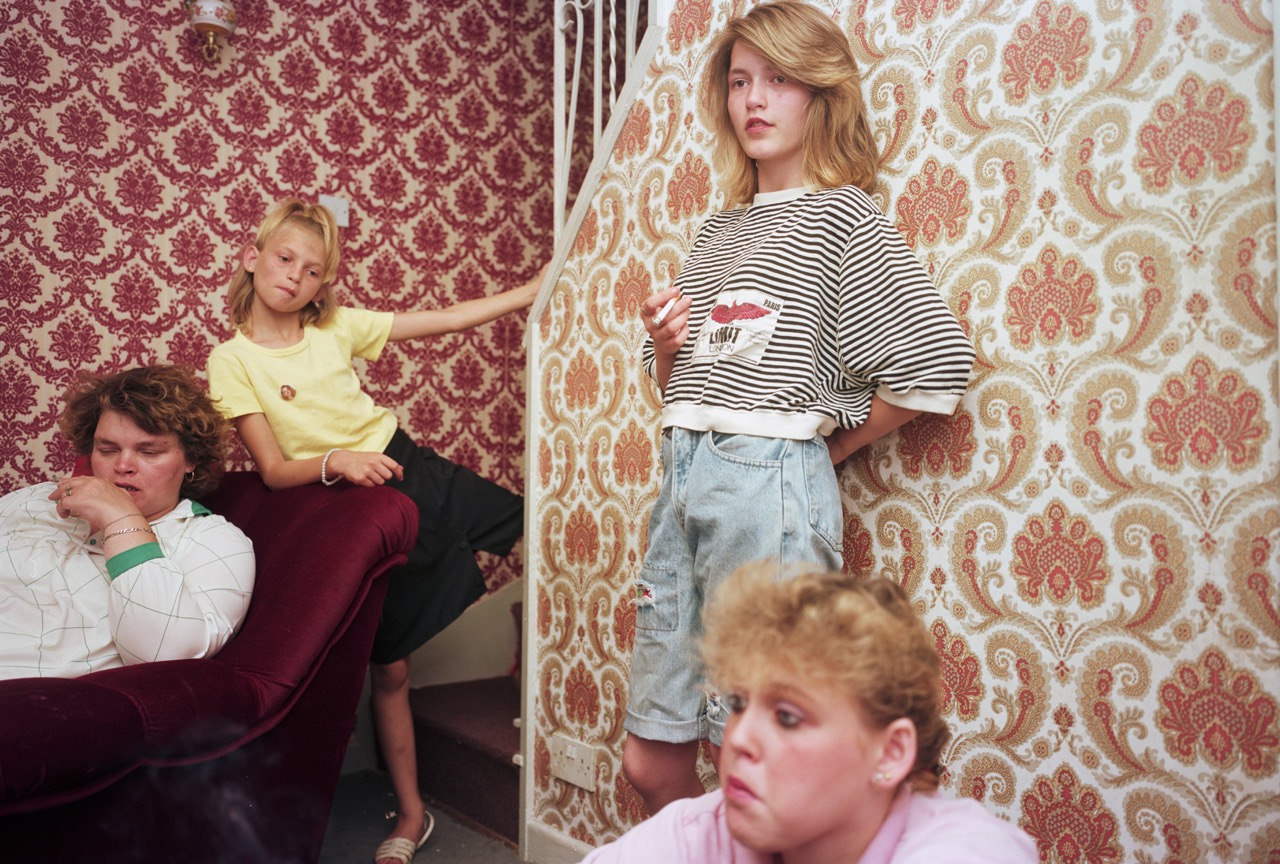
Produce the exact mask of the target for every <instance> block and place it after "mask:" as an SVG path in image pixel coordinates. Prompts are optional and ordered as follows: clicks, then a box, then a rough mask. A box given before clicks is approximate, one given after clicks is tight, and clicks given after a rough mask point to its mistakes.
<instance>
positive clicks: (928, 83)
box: [525, 0, 1280, 864]
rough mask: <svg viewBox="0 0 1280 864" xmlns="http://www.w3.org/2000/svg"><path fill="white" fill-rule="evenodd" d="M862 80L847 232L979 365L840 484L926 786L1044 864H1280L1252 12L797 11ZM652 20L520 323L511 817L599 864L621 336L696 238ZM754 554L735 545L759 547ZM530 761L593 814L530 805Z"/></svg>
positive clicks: (706, 21) (636, 540) (687, 61)
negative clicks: (875, 216) (863, 127)
mask: <svg viewBox="0 0 1280 864" xmlns="http://www.w3.org/2000/svg"><path fill="white" fill-rule="evenodd" d="M815 2H816V3H817V5H819V6H820V7H821V8H824V9H826V10H828V11H829V12H830V13H831V14H832V16H833V17H834V18H835V19H836V20H838V22H839V23H840V24H841V26H842V27H843V28H844V30H845V32H846V33H847V34H848V37H849V40H850V42H851V43H852V45H853V48H854V51H855V53H856V55H857V57H858V59H859V61H860V63H861V64H862V67H863V72H864V87H865V94H866V96H867V99H868V103H869V110H870V112H871V115H872V122H873V126H874V129H875V134H876V137H877V139H878V141H879V144H880V148H881V151H882V154H883V164H882V171H881V177H882V183H881V186H880V189H879V200H880V202H881V204H882V207H883V209H884V210H885V212H886V213H887V214H888V215H889V218H890V219H891V221H893V222H894V223H895V224H896V225H897V226H898V228H899V230H901V232H902V233H903V235H904V236H905V237H906V238H907V240H908V242H909V243H910V244H911V245H912V246H913V247H914V249H915V251H916V253H917V255H918V256H919V257H920V259H921V261H922V262H923V263H924V265H925V266H926V267H927V268H928V270H929V272H930V273H931V274H932V275H933V277H934V279H935V280H936V282H937V285H938V287H939V290H940V291H941V292H942V294H943V296H944V297H945V298H946V299H947V301H948V302H949V303H950V305H951V307H952V309H953V310H954V311H955V313H956V314H957V315H958V316H959V317H960V319H961V320H962V321H963V323H964V325H965V327H966V328H967V330H968V332H969V334H970V336H971V337H972V340H973V343H974V345H975V346H976V347H977V350H978V363H977V366H976V368H975V374H974V378H973V382H972V386H971V389H970V391H969V393H968V395H967V396H966V397H965V399H964V400H963V402H962V404H961V406H960V408H959V410H957V412H956V413H955V415H954V416H952V417H936V416H926V417H925V418H922V419H920V420H917V421H916V422H914V423H912V424H910V425H908V426H907V427H905V428H904V429H902V430H901V431H900V432H899V433H898V434H894V435H892V436H890V437H888V438H886V439H884V440H882V441H880V442H878V443H876V444H874V445H872V446H871V447H869V448H867V449H866V450H864V451H862V452H860V453H858V454H855V455H854V457H852V458H851V459H850V460H849V461H848V462H847V463H845V464H844V465H843V466H842V468H841V470H840V481H841V487H842V490H843V497H844V504H845V535H844V553H845V561H846V568H847V569H848V570H849V571H850V572H853V573H859V574H866V575H884V576H887V577H889V578H891V579H894V580H895V581H897V582H899V583H900V584H902V585H903V586H904V587H905V588H906V590H907V591H908V592H909V593H910V595H911V596H912V597H913V598H914V599H915V602H916V605H917V607H918V608H919V610H920V612H921V614H922V615H923V616H924V618H925V620H926V622H927V623H928V626H929V627H930V628H931V629H932V632H933V634H934V636H935V638H936V641H937V646H938V651H939V653H940V655H941V657H942V659H943V665H944V670H945V681H946V694H945V695H946V700H945V710H946V716H947V719H948V720H949V722H950V723H951V725H952V728H953V732H954V739H953V741H952V742H951V744H950V746H949V748H948V750H947V752H946V760H945V761H946V766H947V769H946V774H945V777H944V785H945V787H946V788H947V789H948V790H949V791H950V792H952V793H954V794H957V795H965V796H970V797H973V798H976V799H978V800H979V801H981V802H983V804H985V805H986V806H987V807H988V808H989V809H990V810H991V811H992V812H994V813H996V814H998V815H1000V816H1002V817H1003V818H1006V819H1009V820H1012V821H1014V822H1016V823H1017V824H1019V825H1021V826H1022V827H1023V828H1025V829H1026V830H1027V831H1028V832H1030V834H1031V835H1032V836H1033V837H1034V838H1035V839H1036V842H1037V843H1038V844H1039V848H1040V852H1041V860H1043V861H1053V862H1098V864H1101V862H1121V861H1144V862H1174V861H1182V862H1192V861H1222V862H1234V861H1248V862H1275V861H1280V771H1278V769H1277V758H1278V757H1280V726H1278V725H1277V724H1278V722H1280V720H1278V716H1277V715H1278V713H1280V712H1278V711H1277V703H1278V702H1280V610H1278V606H1277V581H1278V579H1280V551H1278V550H1280V491H1278V477H1280V475H1278V471H1280V448H1278V447H1277V440H1278V437H1277V436H1278V435H1280V383H1278V381H1277V360H1278V353H1277V324H1276V314H1277V304H1276V272H1277V246H1276V244H1277V237H1276V180H1275V145H1276V142H1275V131H1274V122H1273V120H1274V89H1273V80H1274V69H1273V63H1274V51H1275V49H1274V43H1273V33H1272V21H1271V20H1270V17H1269V16H1270V15H1271V6H1270V5H1269V4H1263V3H1260V2H1245V0H1241V2H1214V3H1203V2H1179V0H1146V2H1143V0H1124V2H1121V0H1099V2H1059V0H1023V2H1015V0H989V2H971V0H966V2H961V0H931V2H924V0H864V2H858V3H847V2H837V0H815ZM747 5H748V4H746V3H745V2H741V0H738V2H723V0H720V2H717V0H678V2H677V3H676V4H675V9H674V12H673V14H672V17H671V20H670V21H669V22H668V28H667V30H666V32H665V36H664V43H663V45H662V47H661V48H660V49H659V52H658V54H657V57H656V59H655V60H654V62H653V64H652V65H651V67H650V69H649V71H648V78H647V80H646V81H645V83H644V86H643V88H642V90H641V93H640V96H639V98H638V101H637V102H636V103H635V104H634V106H633V107H631V108H630V112H629V114H628V116H627V118H626V125H625V127H624V128H623V130H622V132H621V134H620V136H619V139H618V141H617V144H616V146H615V148H614V152H613V154H612V158H611V161H610V163H609V165H608V167H607V169H606V170H605V173H604V175H603V179H602V182H601V185H600V187H599V189H598V191H597V192H596V193H595V196H594V198H593V200H592V201H591V208H590V211H589V213H588V214H587V217H586V220H585V222H584V224H583V227H582V229H581V231H580V232H579V233H578V235H577V237H576V240H575V241H574V246H573V250H572V254H571V255H570V256H569V260H568V264H567V268H566V270H565V272H564V273H563V275H562V276H561V278H560V280H559V283H558V285H557V286H556V288H555V290H554V293H553V294H552V295H551V296H550V298H549V300H548V305H547V309H546V311H545V313H544V314H543V315H542V317H541V318H540V319H539V320H538V321H537V322H535V324H534V325H533V326H534V327H536V329H535V330H534V334H533V339H534V342H535V345H534V350H533V351H532V354H531V356H532V357H533V358H534V359H533V368H532V371H531V376H532V377H531V385H530V386H531V387H532V388H535V390H536V397H535V399H534V403H535V404H537V405H538V413H537V414H536V416H533V417H531V418H530V424H529V427H530V439H531V441H532V445H531V451H532V459H531V463H530V466H529V496H530V502H531V507H532V510H533V517H532V520H533V524H534V526H535V528H536V531H535V532H534V534H535V537H536V539H533V540H530V546H531V547H532V544H534V543H536V544H537V546H536V548H529V549H527V554H528V556H529V559H530V565H531V566H530V573H531V574H532V576H531V578H532V579H533V580H534V582H535V584H534V586H533V596H535V597H536V608H535V609H533V610H531V611H532V615H533V618H532V620H531V622H530V625H529V626H536V628H537V636H536V646H537V648H536V656H533V657H531V658H529V662H528V666H527V670H528V673H529V675H530V676H531V679H532V680H530V681H529V682H528V684H529V686H530V687H532V688H535V689H536V693H534V694H533V696H532V698H531V703H532V704H533V706H534V716H532V717H530V718H527V721H526V722H528V723H531V724H532V726H533V732H532V733H531V740H532V743H533V752H532V753H526V756H525V758H526V765H531V766H532V769H533V773H532V779H531V781H530V787H529V788H530V789H531V790H532V792H531V794H530V796H529V799H528V808H527V820H528V821H529V822H531V823H536V824H537V825H538V826H539V827H540V828H542V829H545V830H546V831H548V832H552V833H554V834H558V835H563V836H564V837H567V838H573V840H577V841H581V842H584V843H588V844H597V843H599V842H601V841H603V840H606V839H609V838H611V837H614V836H616V835H618V834H619V833H621V832H622V831H624V830H625V829H626V828H627V826H629V825H630V824H632V823H634V822H635V821H637V820H638V819H640V818H641V810H640V802H639V798H638V797H637V795H636V794H635V793H634V791H633V790H632V789H631V788H630V787H629V786H628V785H627V783H626V781H625V780H624V779H623V777H622V775H621V771H620V765H619V754H620V752H621V743H622V740H623V737H624V733H623V730H622V716H623V709H624V706H625V703H626V698H627V665H628V660H629V655H630V650H631V646H632V641H633V637H634V630H635V621H634V609H633V607H632V600H631V591H632V580H633V579H634V578H635V577H636V574H637V572H638V569H639V563H640V559H641V557H642V555H643V552H644V547H645V533H646V519H647V517H648V513H649V509H650V506H651V505H652V503H653V500H654V498H655V496H656V494H657V489H658V477H657V470H658V467H657V466H658V461H659V460H658V448H657V442H658V434H659V430H658V426H657V412H658V407H659V400H658V395H657V393H656V390H655V388H654V387H653V386H652V385H651V383H650V382H649V381H648V380H646V379H645V378H644V376H643V375H642V373H641V371H640V364H639V359H638V358H639V352H640V347H641V342H642V340H643V338H644V330H643V328H642V327H641V325H640V324H639V323H638V321H637V308H638V306H639V304H640V302H641V300H642V299H643V298H644V297H645V296H646V295H648V294H649V293H650V292H652V291H654V290H657V289H658V288H659V287H662V286H665V285H667V284H669V283H670V281H671V280H672V278H673V277H674V275H675V274H676V273H677V272H678V270H679V267H680V264H681V261H682V259H683V257H684V256H685V254H686V252H687V251H688V249H689V246H690V243H691V241H692V237H693V234H694V231H695V229H696V227H697V226H698V224H699V223H700V222H701V220H702V219H703V218H705V217H706V215H707V214H709V213H710V212H712V211H714V210H716V209H717V208H719V207H721V206H722V202H723V199H722V195H721V193H720V191H719V189H718V188H717V185H716V180H715V177H714V176H713V174H712V170H711V168H710V164H709V162H710V158H709V153H710V147H709V141H708V134H707V132H706V130H705V127H704V125H703V123H702V121H701V119H700V117H699V106H698V97H697V80H698V76H699V73H700V62H701V56H702V52H703V49H704V47H705V45H706V43H707V41H708V39H709V38H710V36H711V35H712V34H713V33H714V32H715V31H717V30H718V29H719V28H720V27H721V26H722V25H723V24H724V22H725V20H726V18H727V17H728V16H729V15H730V14H732V13H733V12H735V11H741V10H742V9H744V8H746V6H747ZM762 530H767V526H762ZM556 733H563V734H566V735H568V736H569V737H571V738H575V739H579V740H582V741H586V742H588V743H590V744H593V745H596V746H598V747H600V748H601V751H600V752H601V755H600V757H599V758H598V759H597V762H596V765H595V776H596V782H597V791H596V792H595V793H588V792H585V791H583V790H581V789H578V788H577V787H574V786H570V785H567V784H565V783H563V782H561V781H560V780H558V779H555V778H553V777H552V776H551V774H550V764H549V763H550V758H549V748H548V741H549V739H550V738H551V736H552V735H553V734H556Z"/></svg>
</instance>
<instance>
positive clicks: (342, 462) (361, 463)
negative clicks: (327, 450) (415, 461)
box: [327, 450, 404, 486]
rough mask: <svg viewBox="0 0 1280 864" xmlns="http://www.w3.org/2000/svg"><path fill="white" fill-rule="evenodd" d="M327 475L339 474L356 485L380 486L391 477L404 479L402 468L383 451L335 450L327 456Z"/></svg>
mask: <svg viewBox="0 0 1280 864" xmlns="http://www.w3.org/2000/svg"><path fill="white" fill-rule="evenodd" d="M327 473H328V474H329V476H330V477H331V478H332V477H335V476H338V475H341V476H342V477H343V478H345V479H346V480H348V481H350V482H352V483H354V484H356V485H357V486H381V485H382V484H384V483H386V482H387V481H388V480H390V479H391V478H392V477H395V478H396V479H397V480H403V479H404V468H402V467H401V465H400V463H399V462H397V461H396V460H394V459H392V458H391V457H390V456H388V455H386V454H385V453H367V452H363V451H360V450H335V451H334V452H333V455H331V456H330V457H329V464H328V466H327Z"/></svg>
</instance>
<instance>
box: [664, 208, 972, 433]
mask: <svg viewBox="0 0 1280 864" xmlns="http://www.w3.org/2000/svg"><path fill="white" fill-rule="evenodd" d="M676 285H677V286H679V288H680V290H681V291H682V292H683V293H684V294H685V296H687V297H689V298H690V299H691V301H692V306H691V308H690V316H689V322H690V332H689V338H688V339H687V340H686V341H685V343H684V345H683V346H681V348H680V351H679V352H678V353H677V354H676V358H675V364H674V367H673V369H672V372H671V378H670V380H669V381H668V382H667V389H666V392H665V393H664V394H663V409H662V425H663V428H666V427H668V426H678V427H681V428H685V429H694V430H704V431H705V430H715V431H719V432H732V433H745V434H749V435H759V436H763V437H770V438H793V439H807V438H811V437H813V436H814V435H815V434H820V435H827V434H829V433H830V432H832V431H833V430H834V429H835V428H836V427H842V428H851V427H854V426H857V425H858V424H860V423H862V422H863V421H864V420H866V419H867V414H868V412H869V411H870V409H871V397H872V396H873V395H876V394H878V395H879V396H880V398H882V399H884V400H885V401H886V402H890V403H892V404H894V405H898V406H901V407H905V408H914V409H918V410H922V411H931V412H936V413H942V414H950V413H951V412H952V411H954V410H955V408H956V405H957V404H958V403H959V401H960V397H961V396H962V395H963V394H964V391H965V388H966V386H967V385H968V382H969V372H970V369H971V368H972V366H973V360H974V356H975V355H974V350H973V346H972V345H971V344H970V343H969V340H968V338H967V337H966V336H965V333H964V330H963V329H962V328H961V327H960V323H959V322H958V321H957V320H956V317H955V315H953V314H952V313H951V310H950V309H948V308H947V305H946V303H944V302H943V300H942V297H941V295H939V293H938V289H937V288H935V287H934V285H933V283H932V282H931V281H930V279H929V276H928V274H927V273H925V271H924V268H923V267H921V266H920V262H919V261H918V260H917V259H916V257H915V255H914V254H913V253H912V251H911V249H910V248H909V247H908V246H907V244H906V242H905V241H904V240H903V239H902V235H901V234H899V233H898V231H897V229H896V228H894V227H893V225H892V224H890V222H889V220H888V219H886V218H885V216H884V214H883V213H881V212H880V210H879V209H878V208H877V207H876V206H875V204H874V203H873V202H872V200H871V198H870V197H869V196H868V195H867V194H866V193H864V192H863V191H862V190H860V189H858V188H856V187H853V186H842V187H839V188H835V189H823V190H819V191H816V192H811V191H809V190H807V189H803V188H801V189H787V190H783V191H781V192H772V193H766V194H761V195H757V196H756V198H755V201H754V202H753V203H752V205H751V206H750V207H746V208H741V209H737V210H727V211H722V212H720V213H717V214H715V215H713V216H711V217H710V218H709V219H708V220H707V221H706V222H704V223H703V225H702V227H701V228H700V229H699V230H698V234H697V237H696V238H695V239H694V244H693V249H692V250H691V251H690V253H689V256H688V258H687V259H686V261H685V263H684V266H683V268H682V269H681V271H680V275H679V276H678V277H677V278H676ZM643 360H644V368H645V371H646V372H647V373H648V374H649V375H650V376H652V375H653V371H654V352H653V342H652V340H646V341H645V345H644V351H643Z"/></svg>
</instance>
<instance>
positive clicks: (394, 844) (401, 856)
mask: <svg viewBox="0 0 1280 864" xmlns="http://www.w3.org/2000/svg"><path fill="white" fill-rule="evenodd" d="M422 815H423V816H424V817H426V820H427V822H426V825H424V826H423V828H422V837H421V839H419V840H418V842H417V844H416V845H415V844H414V842H413V841H412V840H410V839H409V838H408V837H389V838H388V839H386V840H383V841H382V842H381V843H379V844H378V848H377V849H376V850H375V851H374V853H373V860H374V864H377V862H378V861H381V860H382V859H384V858H394V859H395V860H397V861H399V862H400V864H409V862H410V861H412V860H413V856H414V855H417V854H418V850H419V849H421V848H422V847H423V846H424V845H425V844H426V842H427V838H428V837H430V836H431V831H432V829H434V828H435V827H436V820H435V819H434V818H433V817H432V815H431V814H430V813H428V812H427V811H426V810H423V811H422Z"/></svg>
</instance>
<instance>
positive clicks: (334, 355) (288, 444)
mask: <svg viewBox="0 0 1280 864" xmlns="http://www.w3.org/2000/svg"><path fill="white" fill-rule="evenodd" d="M394 317H395V314H394V313H392V312H371V311H369V310H367V309H349V308H347V307H339V308H338V309H337V311H336V313H335V314H334V316H333V318H332V319H331V320H330V321H329V323H327V324H325V325H324V326H323V327H315V326H308V327H306V328H305V329H304V330H303V333H302V341H301V342H299V343H298V344H297V345H291V346H289V347H288V348H263V347H261V346H259V345H255V344H254V343H253V342H251V341H249V339H248V338H247V337H246V336H245V335H244V334H243V333H236V335H235V336H233V337H232V338H231V340H230V341H228V342H224V343H222V344H221V345H219V346H218V347H217V348H214V349H213V353H211V354H210V355H209V363H208V367H207V368H208V372H209V394H210V395H211V396H212V397H213V399H214V400H215V404H216V405H217V406H218V410H219V411H221V412H222V414H223V416H225V417H227V418H230V419H235V418H236V417H243V416H244V415H245V414H263V415H264V416H265V417H266V418H267V423H269V424H270V425H271V432H272V434H274V435H275V437H276V441H277V442H278V443H279V444H280V450H281V452H282V453H283V454H284V457H285V458H286V459H307V458H309V457H312V456H323V455H324V454H325V452H326V451H328V450H329V449H330V448H332V447H341V448H342V449H344V450H364V451H369V452H375V453H381V452H382V451H383V450H384V449H385V448H386V446H387V444H389V443H391V436H392V435H394V434H395V431H396V425H397V423H396V418H395V415H393V414H392V413H391V412H390V411H389V410H388V409H386V408H381V407H379V406H378V405H375V404H374V401H373V399H372V398H371V397H370V396H369V394H368V393H365V392H364V389H363V388H362V387H361V386H360V379H359V377H357V375H356V372H355V369H354V368H353V367H352V365H351V361H352V358H353V357H363V358H365V359H366V360H377V359H378V356H379V355H381V354H382V349H383V347H384V346H385V345H386V344H387V337H388V336H390V335H391V322H392V319H393V318H394Z"/></svg>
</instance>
